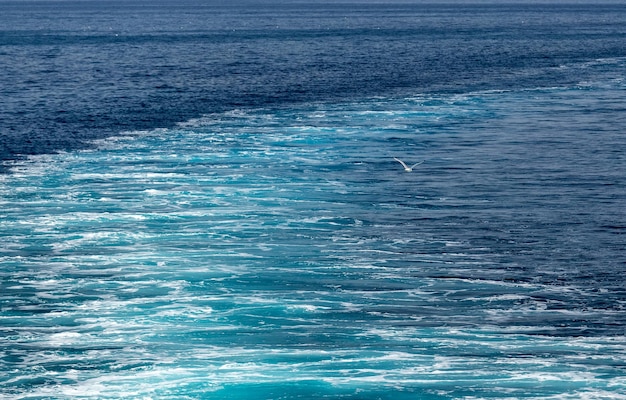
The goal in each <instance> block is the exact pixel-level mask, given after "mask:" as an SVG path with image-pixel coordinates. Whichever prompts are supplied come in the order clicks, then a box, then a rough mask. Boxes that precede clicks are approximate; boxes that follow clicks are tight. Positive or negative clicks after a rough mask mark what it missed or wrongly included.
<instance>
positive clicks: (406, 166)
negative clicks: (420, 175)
mask: <svg viewBox="0 0 626 400" xmlns="http://www.w3.org/2000/svg"><path fill="white" fill-rule="evenodd" d="M393 159H394V160H396V161H397V162H399V163H400V164H402V166H403V167H404V170H405V171H406V172H411V171H413V168H415V167H417V166H418V165H420V164H421V163H423V162H424V161H426V160H422V161H420V162H418V163H415V164H413V165H411V166H410V167H409V166H408V165H406V164H405V163H404V161H402V160H400V159H399V158H395V157H394V158H393Z"/></svg>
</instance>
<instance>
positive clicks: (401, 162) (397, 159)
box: [393, 157, 409, 169]
mask: <svg viewBox="0 0 626 400" xmlns="http://www.w3.org/2000/svg"><path fill="white" fill-rule="evenodd" d="M393 159H394V160H396V161H397V162H399V163H400V164H402V166H403V167H404V169H409V167H408V166H407V165H406V164H405V163H404V161H402V160H400V159H399V158H396V157H394V158H393Z"/></svg>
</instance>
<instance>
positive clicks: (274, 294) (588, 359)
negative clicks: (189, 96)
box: [0, 59, 626, 399]
mask: <svg viewBox="0 0 626 400" xmlns="http://www.w3.org/2000/svg"><path fill="white" fill-rule="evenodd" d="M570 67H571V68H574V66H570ZM575 67H576V68H595V69H597V76H598V77H599V79H598V80H597V81H588V82H579V83H578V84H576V85H571V86H561V87H545V88H544V87H538V88H533V89H524V90H506V91H488V92H470V93H467V94H462V95H461V94H457V95H428V96H427V95H422V96H412V97H397V98H392V97H376V98H368V99H362V100H359V101H350V102H318V103H304V104H301V105H300V106H298V107H256V108H241V109H236V110H232V111H227V112H220V113H215V114H207V115H205V116H204V117H201V118H197V119H192V120H189V121H187V122H184V123H181V124H179V125H177V126H176V127H173V128H168V129H154V130H145V131H129V132H126V133H123V134H121V135H118V136H115V137H111V138H107V139H102V140H98V141H96V142H94V143H93V145H92V147H90V148H89V149H85V150H77V151H70V152H61V153H59V154H48V155H37V156H32V157H30V158H28V159H25V160H22V161H13V162H11V163H8V164H7V165H8V168H9V170H10V173H9V174H7V175H3V176H0V210H1V211H0V217H1V218H2V224H1V226H0V237H1V238H2V242H1V244H0V254H1V255H0V267H1V268H0V277H1V280H0V293H1V295H0V304H1V313H0V334H1V336H2V342H1V343H2V345H1V346H2V347H1V351H2V353H1V354H2V357H1V358H0V384H1V385H2V386H0V397H2V396H4V398H17V399H43V398H46V399H47V398H55V399H56V398H62V399H69V398H81V399H83V398H84V399H96V398H125V399H131V398H133V399H135V398H136V399H148V398H152V399H158V398H177V399H200V398H201V399H251V398H255V399H297V398H346V399H449V398H454V399H488V398H508V399H520V398H528V399H624V398H626V378H625V377H626V364H625V363H624V360H625V359H626V338H625V337H624V326H625V325H626V320H625V315H626V314H625V312H624V307H625V304H626V292H625V291H624V281H623V271H624V265H625V261H626V259H625V258H624V254H625V252H624V250H625V245H624V243H625V242H624V235H623V234H624V227H625V226H626V214H625V212H624V208H623V206H624V200H625V199H626V185H625V183H624V173H623V171H624V170H626V169H625V167H626V157H625V156H624V153H623V149H624V148H625V147H624V145H625V144H626V143H625V141H626V139H625V137H624V132H623V127H624V123H625V122H626V121H625V120H624V106H623V104H624V93H625V91H624V89H625V86H624V81H623V79H622V78H621V77H620V71H622V72H623V71H624V60H623V59H607V60H597V61H596V62H594V63H590V64H585V65H578V66H575ZM393 157H398V158H401V159H404V160H406V161H407V163H408V162H411V163H413V162H418V161H422V160H424V163H423V164H421V165H419V166H417V167H416V168H415V170H414V171H413V172H410V173H408V172H405V171H404V170H403V169H402V168H401V166H400V164H399V163H397V162H396V161H394V159H393Z"/></svg>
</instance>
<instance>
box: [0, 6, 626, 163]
mask: <svg viewBox="0 0 626 400" xmlns="http://www.w3.org/2000/svg"><path fill="white" fill-rule="evenodd" d="M625 21H626V6H625V5H621V4H606V5H596V4H594V5H593V6H585V5H568V4H560V5H548V4H525V5H519V4H500V5H497V4H488V3H487V4H485V3H483V4H465V3H460V4H459V3H457V4H431V3H421V2H415V3H413V2H389V3H378V2H341V3H331V2H312V3H310V2H307V3H305V2H280V1H263V2H254V1H234V2H215V1H211V2H207V1H183V2H167V1H158V2H147V1H146V2H144V1H130V2H122V1H104V2H91V1H33V2H19V1H6V0H3V1H0V158H1V159H2V160H10V159H13V158H16V157H20V156H23V155H28V154H39V153H49V152H54V151H58V150H71V149H75V148H81V147H84V146H88V145H89V144H88V142H89V141H90V140H92V139H95V138H102V137H105V136H109V135H115V134H118V133H120V132H122V131H129V130H145V129H153V128H157V127H171V126H173V125H174V124H176V123H178V122H183V121H186V120H188V119H190V118H193V117H198V116H200V115H202V114H206V113H212V112H220V111H225V110H230V109H236V108H242V107H243V108H245V107H259V106H263V107H264V106H267V105H277V106H281V105H285V106H289V105H290V104H297V103H306V102H312V101H332V100H341V99H344V100H345V99H354V98H363V97H370V96H406V95H409V96H410V95H416V94H424V93H436V92H437V93H442V92H443V93H466V92H471V91H477V90H502V89H513V88H523V87H541V86H558V85H564V84H571V83H572V82H577V81H580V80H581V79H582V80H584V79H585V77H584V76H579V75H572V72H571V70H564V69H562V68H560V66H562V65H564V64H568V65H569V64H572V63H580V62H585V61H588V60H595V59H602V58H606V57H616V56H624V55H626V45H625V43H626V40H625V39H626V23H625ZM583 73H584V72H583Z"/></svg>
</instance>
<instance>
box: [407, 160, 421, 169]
mask: <svg viewBox="0 0 626 400" xmlns="http://www.w3.org/2000/svg"><path fill="white" fill-rule="evenodd" d="M424 161H426V160H422V161H420V162H418V163H415V164H413V165H412V166H411V169H413V168H415V167H417V166H418V165H420V164H422V163H423V162H424ZM403 164H404V163H403Z"/></svg>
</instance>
